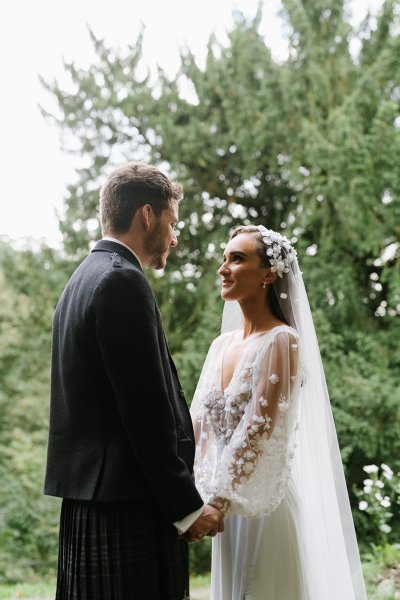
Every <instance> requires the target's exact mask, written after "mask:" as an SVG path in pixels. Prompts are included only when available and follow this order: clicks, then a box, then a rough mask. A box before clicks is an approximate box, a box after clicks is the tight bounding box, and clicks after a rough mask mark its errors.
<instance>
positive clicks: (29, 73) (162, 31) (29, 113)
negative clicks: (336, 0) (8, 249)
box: [0, 0, 382, 245]
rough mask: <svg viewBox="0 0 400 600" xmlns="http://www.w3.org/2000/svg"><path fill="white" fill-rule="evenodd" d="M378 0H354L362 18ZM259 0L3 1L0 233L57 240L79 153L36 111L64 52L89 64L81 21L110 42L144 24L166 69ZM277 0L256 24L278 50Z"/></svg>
mask: <svg viewBox="0 0 400 600" xmlns="http://www.w3.org/2000/svg"><path fill="white" fill-rule="evenodd" d="M381 4H382V0H353V2H352V10H353V15H354V16H353V18H354V20H355V21H359V20H360V19H361V18H362V16H363V15H364V14H365V12H366V9H367V8H368V7H369V8H370V9H371V10H372V11H375V10H376V9H377V8H378V7H379V6H380V5H381ZM257 6H258V0H142V1H141V2H138V1H137V0H113V1H112V2H105V1H104V0H69V1H68V2H60V1H57V0H35V1H32V0H13V1H11V0H10V1H9V2H3V3H2V4H1V8H0V76H1V89H2V92H1V94H0V132H1V142H0V168H1V171H0V172H1V193H0V237H3V236H5V237H6V238H7V239H10V240H20V239H21V238H31V239H44V240H46V242H47V243H50V244H52V245H58V243H59V241H60V239H61V237H60V234H59V232H58V218H57V212H58V213H59V212H60V211H61V210H62V204H63V196H64V191H65V188H66V185H67V184H68V183H69V182H71V181H73V180H74V167H75V166H76V165H77V163H78V160H77V158H75V157H72V156H69V155H66V154H65V153H63V152H62V150H61V148H60V141H59V132H58V130H57V129H56V128H55V127H54V126H52V125H50V124H49V123H48V122H47V121H46V120H45V119H44V118H43V116H42V115H41V113H40V110H39V105H46V104H48V102H49V98H48V96H47V94H46V92H45V91H44V89H43V88H42V86H41V85H40V82H39V77H38V76H39V74H40V75H41V76H43V77H44V78H45V79H46V80H50V81H51V80H53V79H57V80H58V81H60V82H62V81H63V67H62V59H63V58H65V59H67V60H69V61H71V60H72V61H74V62H75V63H76V64H77V65H78V66H80V67H83V68H85V67H89V65H90V63H91V61H92V60H93V58H94V54H93V50H92V46H91V42H90V39H89V33H88V29H87V26H88V25H89V26H90V27H91V28H92V29H93V31H94V33H95V35H96V36H97V37H101V38H103V39H105V41H106V42H107V44H108V45H112V46H113V47H119V48H124V46H126V45H127V44H129V43H132V42H133V41H134V40H135V39H136V37H137V34H138V31H139V29H140V27H141V24H142V23H143V24H144V25H145V37H144V61H145V63H146V64H147V65H149V66H150V67H151V66H154V65H155V64H159V65H161V66H162V67H163V68H164V69H165V70H166V71H167V72H168V73H169V74H170V75H173V74H174V73H175V72H176V70H177V68H178V66H179V47H180V46H183V45H187V46H189V47H190V48H191V50H192V51H193V52H194V54H195V55H196V57H197V60H198V62H199V64H200V65H201V64H202V61H203V60H204V56H205V49H206V44H207V41H208V39H209V36H210V35H211V33H213V32H214V33H216V35H217V37H218V39H219V40H220V41H222V42H223V41H224V40H225V39H226V30H227V29H229V28H230V27H231V25H232V11H233V10H241V11H242V12H244V13H245V14H246V15H248V16H251V17H252V16H254V15H255V14H256V11H257ZM280 6H281V5H280V0H264V12H263V20H262V23H261V27H260V32H261V33H262V35H264V37H265V39H266V42H267V44H268V45H269V46H270V48H271V50H272V53H273V55H274V57H275V58H277V59H282V60H284V58H285V56H286V55H287V47H286V43H285V36H284V30H283V26H282V24H281V21H280V19H279V18H278V16H277V13H278V11H279V9H280Z"/></svg>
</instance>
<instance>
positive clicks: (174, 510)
mask: <svg viewBox="0 0 400 600" xmlns="http://www.w3.org/2000/svg"><path fill="white" fill-rule="evenodd" d="M193 459H194V436H193V428H192V423H191V419H190V414H189V411H188V407H187V404H186V401H185V398H184V394H183V392H182V389H181V387H180V384H179V380H178V375H177V372H176V368H175V365H174V363H173V361H172V358H171V356H170V354H169V351H168V347H167V344H166V341H165V337H164V332H163V328H162V324H161V318H160V314H159V311H158V308H157V304H156V301H155V298H154V295H153V292H152V290H151V288H150V286H149V284H148V282H147V280H146V278H145V276H144V274H143V271H142V269H141V268H140V265H139V263H138V261H137V260H136V259H135V257H134V256H133V254H132V253H131V252H130V251H129V250H128V249H126V248H124V247H123V246H121V245H120V244H117V243H115V242H111V241H106V240H102V241H100V242H98V243H97V245H96V246H95V248H94V249H93V251H92V252H91V254H90V255H89V256H88V257H87V258H86V259H85V260H84V261H83V263H82V264H81V265H80V266H79V267H78V269H77V270H76V271H75V273H74V274H73V275H72V277H71V279H70V281H69V282H68V284H67V286H66V288H65V290H64V292H63V294H62V296H61V298H60V301H59V303H58V306H57V309H56V313H55V317H54V324H53V348H52V380H51V406H50V431H49V443H48V457H47V470H46V480H45V493H46V494H49V495H53V496H60V497H63V498H72V499H76V500H91V501H113V500H129V501H134V502H138V503H146V504H154V505H158V507H159V508H160V510H161V511H162V512H163V513H164V514H165V516H166V517H167V518H168V519H169V520H170V521H176V520H180V519H181V518H183V517H184V516H186V515H187V514H189V513H191V512H193V511H194V510H196V509H198V508H200V506H201V505H202V500H201V498H200V496H199V494H198V492H197V490H196V488H195V485H194V482H193V479H192V476H191V474H192V468H193Z"/></svg>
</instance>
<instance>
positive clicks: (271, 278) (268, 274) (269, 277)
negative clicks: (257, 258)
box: [263, 269, 278, 285]
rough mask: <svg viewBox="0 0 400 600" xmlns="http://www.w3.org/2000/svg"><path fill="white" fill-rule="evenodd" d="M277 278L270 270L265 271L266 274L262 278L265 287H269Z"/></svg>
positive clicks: (275, 272)
mask: <svg viewBox="0 0 400 600" xmlns="http://www.w3.org/2000/svg"><path fill="white" fill-rule="evenodd" d="M277 277H278V273H277V271H271V269H267V272H266V274H265V276H264V279H263V282H264V283H266V284H267V285H270V284H271V283H274V281H276V278H277Z"/></svg>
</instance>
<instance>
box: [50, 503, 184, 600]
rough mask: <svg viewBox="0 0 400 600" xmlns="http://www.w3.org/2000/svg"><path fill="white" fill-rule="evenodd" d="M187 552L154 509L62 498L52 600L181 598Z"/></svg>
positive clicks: (153, 599) (168, 599)
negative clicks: (56, 576)
mask: <svg viewBox="0 0 400 600" xmlns="http://www.w3.org/2000/svg"><path fill="white" fill-rule="evenodd" d="M188 597H189V567H188V548H187V543H186V542H185V541H184V540H180V539H179V538H178V533H177V530H176V528H175V527H174V526H173V525H170V524H166V523H165V522H163V521H162V519H161V517H160V515H159V514H157V512H156V511H155V510H154V508H149V507H146V506H141V505H140V506H139V505H137V504H132V503H129V502H107V503H93V502H82V501H77V500H63V503H62V507H61V519H60V546H59V557H58V579H57V592H56V600H183V599H184V598H188Z"/></svg>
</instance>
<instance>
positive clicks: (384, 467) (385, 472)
mask: <svg viewBox="0 0 400 600" xmlns="http://www.w3.org/2000/svg"><path fill="white" fill-rule="evenodd" d="M381 469H382V471H383V475H384V476H385V477H386V479H392V477H393V471H392V469H391V468H390V467H388V466H387V465H385V463H382V464H381Z"/></svg>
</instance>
